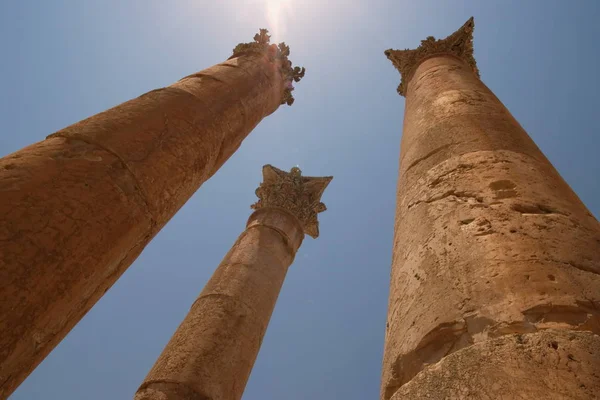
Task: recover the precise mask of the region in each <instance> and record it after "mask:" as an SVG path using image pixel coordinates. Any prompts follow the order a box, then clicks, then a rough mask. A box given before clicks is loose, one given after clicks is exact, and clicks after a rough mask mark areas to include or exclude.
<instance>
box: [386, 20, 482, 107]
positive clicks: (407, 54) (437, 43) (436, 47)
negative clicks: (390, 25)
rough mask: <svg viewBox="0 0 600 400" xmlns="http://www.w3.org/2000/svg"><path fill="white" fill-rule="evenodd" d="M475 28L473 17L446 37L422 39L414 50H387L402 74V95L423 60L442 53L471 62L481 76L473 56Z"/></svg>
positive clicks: (387, 53) (399, 91)
mask: <svg viewBox="0 0 600 400" xmlns="http://www.w3.org/2000/svg"><path fill="white" fill-rule="evenodd" d="M474 28H475V20H474V19H473V17H471V18H469V20H468V21H467V22H465V24H464V25H463V26H462V27H461V28H460V29H459V30H457V31H456V32H454V33H453V34H452V35H450V36H448V37H447V38H445V39H439V40H436V39H435V38H434V37H433V36H429V37H428V38H427V39H425V40H422V41H421V45H420V46H419V47H417V48H416V49H414V50H410V49H406V50H393V49H389V50H386V51H385V55H386V56H387V58H388V59H389V60H390V61H391V62H392V63H393V64H394V66H395V67H396V69H397V70H398V71H399V72H400V74H401V75H402V81H401V82H400V86H398V93H399V94H400V95H402V96H404V95H406V87H407V85H408V82H410V80H411V79H412V77H413V75H414V73H415V70H416V69H417V67H418V66H419V64H420V63H421V62H423V61H424V60H426V59H427V58H431V57H435V56H436V55H440V54H445V55H453V56H455V57H458V58H460V59H461V60H463V61H465V62H466V63H467V64H469V65H470V66H471V68H472V69H473V72H475V74H476V75H477V76H479V69H477V62H476V61H475V57H473V29H474Z"/></svg>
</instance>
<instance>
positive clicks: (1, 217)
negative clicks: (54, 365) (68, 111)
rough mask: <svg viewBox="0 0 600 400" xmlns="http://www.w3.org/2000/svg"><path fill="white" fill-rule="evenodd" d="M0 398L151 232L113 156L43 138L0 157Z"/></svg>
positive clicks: (132, 183) (120, 270) (112, 279)
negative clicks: (38, 141) (41, 140)
mask: <svg viewBox="0 0 600 400" xmlns="http://www.w3.org/2000/svg"><path fill="white" fill-rule="evenodd" d="M0 198H1V199H2V201H0V243H1V245H0V248H1V250H0V332H1V333H2V334H0V399H5V398H7V397H8V396H9V395H10V393H11V392H12V391H13V390H14V389H15V388H16V387H17V385H18V384H19V383H20V382H21V381H22V380H24V379H25V377H26V376H27V375H28V374H29V372H31V370H33V368H35V367H36V366H37V365H38V364H39V362H41V360H42V359H43V358H44V357H45V356H46V355H47V354H48V353H49V352H50V350H51V349H52V348H54V346H56V345H57V344H58V343H59V342H60V340H61V339H62V338H63V337H64V335H66V333H67V332H69V330H71V329H72V328H73V326H74V325H75V324H76V323H77V321H79V320H80V319H81V318H82V317H83V315H84V314H85V313H86V311H87V310H89V309H90V308H91V307H92V305H93V304H94V303H95V302H96V301H98V299H99V298H100V297H101V296H102V295H103V294H104V292H106V290H108V288H109V287H110V286H111V285H112V284H113V283H114V282H115V281H116V280H117V279H118V277H119V276H120V275H121V274H122V273H123V272H124V271H125V269H126V268H127V266H129V265H130V264H131V263H132V262H133V260H135V258H136V257H137V256H138V255H139V254H140V252H141V251H142V249H143V247H144V245H145V243H147V242H148V241H149V240H150V238H151V237H152V235H153V234H154V231H153V230H152V218H151V216H150V213H149V211H148V207H147V205H146V202H145V199H144V198H143V196H141V195H140V193H139V188H138V187H137V183H136V181H135V179H133V178H132V176H131V174H130V173H129V171H128V170H127V169H126V167H125V166H124V165H123V163H122V162H121V161H120V160H119V159H118V158H117V157H115V156H114V155H113V154H111V153H109V152H106V151H104V150H102V149H99V148H98V147H96V146H94V145H92V144H88V143H85V142H82V141H78V140H68V139H64V138H52V139H48V140H45V141H43V142H40V143H37V144H35V145H32V146H29V147H26V148H24V149H22V150H21V151H19V152H17V153H14V154H11V155H9V156H6V157H4V158H2V159H0Z"/></svg>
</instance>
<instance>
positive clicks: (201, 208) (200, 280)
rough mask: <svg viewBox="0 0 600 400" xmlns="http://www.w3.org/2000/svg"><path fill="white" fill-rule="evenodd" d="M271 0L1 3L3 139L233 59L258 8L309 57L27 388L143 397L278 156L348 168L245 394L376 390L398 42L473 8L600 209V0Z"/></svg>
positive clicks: (301, 257)
mask: <svg viewBox="0 0 600 400" xmlns="http://www.w3.org/2000/svg"><path fill="white" fill-rule="evenodd" d="M265 1H266V0H221V1H210V2H209V1H206V0H182V1H169V2H166V1H159V0H144V1H142V0H129V1H123V0H102V1H100V0H86V1H77V0H72V1H65V0H63V1H59V0H54V1H51V2H50V1H47V2H42V1H31V0H20V1H4V2H2V3H1V4H0V48H2V50H3V55H2V63H0V84H1V87H2V95H0V121H2V126H3V129H2V132H1V133H0V156H3V155H6V154H8V153H11V152H13V151H16V150H18V149H20V148H21V147H24V146H25V145H28V144H30V143H33V142H36V141H39V140H42V139H43V138H44V137H45V136H46V135H48V134H50V133H52V132H54V131H56V130H58V129H61V128H63V127H65V126H67V125H70V124H72V123H74V122H76V121H78V120H81V119H83V118H85V117H87V116H89V115H92V114H95V113H97V112H100V111H103V110H105V109H107V108H109V107H111V106H114V105H116V104H119V103H121V102H123V101H125V100H128V99H130V98H133V97H136V96H138V95H140V94H142V93H144V92H147V91H149V90H152V89H155V88H158V87H161V86H166V85H168V84H170V83H173V82H174V81H176V80H178V79H179V78H181V77H183V76H185V75H188V74H190V73H193V72H195V71H198V70H201V69H203V68H206V67H209V66H211V65H213V64H216V63H219V62H221V61H223V60H225V59H226V58H227V57H229V56H230V54H231V49H232V48H233V47H234V46H235V45H236V44H237V43H239V42H246V41H250V40H251V38H252V36H253V35H254V33H255V32H257V30H258V28H262V27H267V28H270V29H272V30H275V31H276V32H275V33H276V36H277V37H276V38H275V39H278V40H285V41H286V42H287V43H288V44H289V45H290V48H291V57H290V58H291V59H292V60H293V61H294V63H295V64H297V65H303V66H305V67H306V68H307V73H306V78H305V79H304V80H303V81H302V82H300V83H299V84H297V90H296V91H295V92H294V96H295V97H296V103H295V104H294V105H293V106H292V107H285V106H284V107H282V108H280V109H279V110H278V111H276V112H275V114H273V115H271V116H270V117H268V118H267V119H265V120H264V121H263V122H262V123H261V124H260V125H259V126H258V127H257V128H256V129H255V131H254V132H253V133H252V134H251V135H250V136H249V137H248V139H246V141H245V142H244V144H243V145H242V147H241V148H240V150H239V151H238V152H237V153H236V154H235V155H234V156H233V157H232V158H231V159H230V160H229V162H228V163H226V164H225V166H224V167H223V168H222V169H221V170H220V171H219V172H218V173H217V174H216V175H215V176H214V177H213V178H212V179H211V180H210V181H209V182H207V183H206V184H205V185H204V186H203V187H202V188H201V189H200V190H199V191H198V192H197V193H196V194H195V195H194V196H193V197H192V198H191V199H190V201H189V202H188V203H187V204H186V205H185V206H184V207H183V208H182V209H181V210H180V212H179V213H178V214H177V215H176V216H175V217H174V218H173V219H172V220H171V222H170V223H169V224H168V225H167V226H166V228H164V229H163V230H162V231H161V232H160V234H159V235H158V236H157V237H156V238H155V239H154V241H153V242H152V243H151V244H150V245H149V246H148V247H147V248H146V250H145V251H144V252H143V254H142V255H141V256H140V257H139V259H138V260H137V261H136V262H135V263H134V264H133V265H132V266H131V268H130V269H129V270H128V271H127V273H125V275H124V276H123V277H122V278H121V279H120V280H119V281H118V282H117V284H116V285H115V286H113V288H112V289H111V290H110V291H109V292H108V293H107V294H106V295H105V296H104V298H103V299H102V300H101V301H100V302H99V303H98V304H97V305H96V306H95V307H94V309H93V310H92V311H91V312H90V313H88V315H87V316H86V317H85V318H84V319H83V320H82V321H81V323H80V324H79V325H78V326H77V327H76V328H75V329H74V330H73V331H72V332H71V333H70V334H69V335H68V336H67V338H66V339H65V340H64V341H63V342H62V343H61V344H60V345H59V346H58V347H57V348H56V349H55V350H54V352H53V353H52V354H51V355H50V356H49V357H48V358H47V359H46V360H45V361H44V362H43V363H42V364H41V365H40V366H39V367H38V368H37V370H36V371H35V372H34V373H32V374H31V376H30V377H29V378H28V379H27V381H26V382H25V383H24V384H22V385H21V387H20V388H19V389H18V390H17V391H16V392H15V394H14V395H13V396H12V397H11V399H14V400H32V399H61V400H75V399H77V400H79V399H87V400H95V399H107V398H111V399H126V398H131V396H132V395H133V393H134V392H135V390H136V389H137V387H138V385H139V384H140V383H141V381H142V380H143V378H144V376H145V375H146V373H147V372H148V370H149V369H150V367H151V366H152V364H153V363H154V361H155V360H156V358H157V357H158V355H159V354H160V352H161V351H162V349H163V347H164V345H165V344H166V343H167V341H168V340H169V338H170V336H171V335H172V333H173V332H174V331H175V329H176V328H177V326H178V325H179V323H180V322H181V321H182V319H183V318H184V316H185V314H186V313H187V311H188V308H189V306H190V305H191V304H192V302H193V301H194V299H195V298H196V296H197V295H198V293H199V292H200V290H201V289H202V287H203V286H204V284H205V283H206V281H207V280H208V279H209V278H210V275H211V274H212V272H213V271H214V269H215V268H216V267H217V265H218V264H219V262H220V260H221V258H222V257H223V256H224V255H225V253H226V252H227V250H228V249H229V248H230V246H231V245H232V244H233V242H234V241H235V239H236V237H237V236H238V235H239V234H240V233H241V232H242V230H243V229H244V224H245V222H246V220H247V218H248V216H249V214H250V211H251V210H250V208H249V207H250V204H252V203H253V202H254V201H255V195H254V190H255V188H256V187H257V186H258V184H259V183H260V181H261V167H262V165H263V164H267V163H270V164H273V165H275V166H277V167H279V168H282V169H289V168H290V167H292V166H294V165H295V164H299V165H300V167H301V168H302V170H303V172H304V174H305V175H313V176H314V175H333V176H334V177H335V179H334V180H333V182H332V183H331V184H330V185H329V188H328V189H327V191H326V192H325V195H324V197H323V201H324V202H325V203H326V204H327V206H328V208H329V209H328V210H327V211H326V212H325V213H322V214H320V217H319V218H320V221H321V236H320V237H319V238H318V239H317V240H313V239H311V238H308V237H307V238H306V240H305V242H304V244H303V246H302V248H301V249H300V251H299V253H298V255H297V257H296V261H295V263H294V265H293V266H292V268H291V269H290V271H289V274H288V276H287V279H286V282H285V284H284V287H283V290H282V292H281V295H280V297H279V301H278V303H277V306H276V309H275V312H274V314H273V317H272V319H271V323H270V326H269V329H268V331H267V334H266V337H265V340H264V342H263V345H262V349H261V352H260V354H259V356H258V360H257V362H256V364H255V367H254V370H253V372H252V375H251V377H250V381H249V383H248V386H247V388H246V392H245V394H244V400H259V399H262V400H264V399H286V400H305V399H345V400H365V399H376V398H377V397H378V392H379V374H380V369H381V358H382V351H383V338H384V330H385V317H386V311H387V310H386V309H387V295H388V279H389V267H390V260H391V244H392V231H393V216H394V207H395V189H396V178H397V168H398V154H399V143H400V137H401V128H402V118H403V109H404V99H403V98H402V97H400V96H398V95H397V94H396V87H397V85H398V83H399V80H400V77H399V75H398V73H397V72H396V71H395V70H394V68H393V66H392V65H391V63H390V62H389V61H388V60H387V59H386V57H385V56H384V54H383V51H384V50H385V49H388V48H390V47H392V48H400V49H403V48H415V47H416V46H418V44H419V43H420V40H422V39H425V37H426V36H429V35H434V36H436V37H445V36H447V35H448V34H450V33H452V32H453V31H454V30H456V29H457V28H458V27H460V26H461V25H462V24H463V23H464V22H465V21H466V20H467V18H469V17H470V16H471V15H473V16H475V24H476V27H475V57H476V59H477V62H478V65H479V69H480V70H481V76H482V79H483V81H484V82H485V83H486V84H487V85H488V86H489V87H490V88H491V89H492V90H493V91H494V92H495V93H496V95H497V96H498V97H499V98H500V99H501V100H502V101H503V102H504V104H505V105H506V106H507V107H508V109H509V110H511V112H512V113H513V115H514V116H515V117H516V118H517V119H518V120H519V121H520V122H521V124H522V125H523V126H524V128H525V129H526V130H527V131H528V132H529V134H530V135H531V136H532V138H533V139H534V140H535V142H536V143H537V144H538V145H539V146H540V148H541V149H542V151H544V152H545V154H546V155H547V156H548V158H549V159H550V160H551V161H552V163H553V164H554V165H555V167H556V168H557V169H558V171H559V172H560V173H561V175H562V176H563V177H564V178H565V179H566V181H567V182H568V183H569V184H570V185H571V186H572V187H573V189H574V190H575V191H576V192H577V193H578V194H579V196H580V197H581V198H582V200H583V201H584V203H585V204H586V205H587V206H588V207H589V208H590V210H591V211H592V212H593V213H594V215H596V216H598V215H600V196H599V195H600V180H599V179H598V172H599V171H600V157H598V148H599V145H600V139H599V138H598V130H597V115H598V108H599V106H600V101H599V100H598V93H600V74H598V69H599V68H598V64H599V61H600V50H598V49H599V48H600V47H599V46H598V42H597V38H598V37H600V24H598V19H599V18H600V2H597V1H594V0H590V1H583V0H580V1H572V2H566V1H549V0H536V1H534V0H529V1H526V2H525V1H508V0H506V1H504V0H503V1H495V2H492V1H475V0H474V1H452V2H451V1H423V0H420V1H405V0H403V1H399V0H394V1H392V0H389V1H383V0H369V1H342V0H329V1H327V2H324V1H321V0H303V1H300V0H291V1H290V4H288V6H287V8H286V9H285V11H286V12H284V13H279V14H277V13H276V12H275V11H276V9H275V8H273V7H274V6H273V3H272V4H271V6H270V7H269V5H268V4H266V2H265ZM269 1H274V0H269ZM272 25H276V26H272Z"/></svg>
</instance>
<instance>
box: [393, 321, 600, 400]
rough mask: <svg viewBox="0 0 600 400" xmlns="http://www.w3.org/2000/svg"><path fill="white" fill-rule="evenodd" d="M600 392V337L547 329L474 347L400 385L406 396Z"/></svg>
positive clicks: (550, 399)
mask: <svg viewBox="0 0 600 400" xmlns="http://www.w3.org/2000/svg"><path fill="white" fill-rule="evenodd" d="M598 394H600V336H598V335H595V334H593V333H591V332H583V331H568V330H544V331H539V332H536V333H529V334H517V335H506V336H502V337H499V338H496V339H491V340H488V341H485V342H482V343H478V344H475V345H473V346H469V347H467V348H464V349H462V350H459V351H457V352H455V353H452V354H450V355H449V356H447V357H444V358H443V359H442V360H441V361H440V362H438V363H436V364H433V365H430V366H428V367H427V368H426V369H424V370H423V371H421V372H420V373H419V374H418V375H417V376H415V377H414V378H413V379H412V380H411V381H410V382H408V383H406V384H405V385H403V386H402V387H400V388H399V389H398V390H397V391H396V393H394V395H393V396H392V397H391V400H401V399H432V400H435V399H440V400H442V399H486V400H487V399H489V400H491V399H532V400H538V399H547V400H554V399H556V400H559V399H561V400H564V399H569V400H571V399H572V400H589V399H595V398H597V397H595V396H598Z"/></svg>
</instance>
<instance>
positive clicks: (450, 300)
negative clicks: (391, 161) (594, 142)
mask: <svg viewBox="0 0 600 400" xmlns="http://www.w3.org/2000/svg"><path fill="white" fill-rule="evenodd" d="M403 78H404V76H403ZM402 89H404V94H405V95H406V108H405V116H404V128H403V136H402V143H401V155H400V172H399V182H398V192H397V208H396V221H395V237H394V245H393V261H392V272H391V284H390V300H389V308H388V321H387V331H386V343H385V353H384V362H383V376H382V390H381V398H382V399H385V400H388V399H390V398H392V399H394V400H398V399H417V398H432V399H446V398H469V399H488V398H500V397H502V398H531V399H534V398H552V399H554V398H572V399H587V398H592V397H591V396H592V395H593V393H600V378H598V377H600V360H599V359H598V358H597V357H592V356H590V354H593V353H594V352H595V353H596V354H597V351H598V349H600V337H598V336H597V335H595V334H598V333H600V318H599V317H600V311H599V310H600V275H599V274H600V225H599V224H598V221H597V220H596V219H595V218H594V217H593V216H592V215H591V214H590V212H589V211H588V210H587V209H586V207H585V206H584V205H583V203H582V202H581V201H580V200H579V198H578V197H577V195H576V194H575V193H574V192H573V191H572V190H571V188H570V187H569V186H568V184H567V183H566V182H565V181H564V180H563V179H562V178H561V177H560V175H559V174H558V172H557V171H556V170H555V169H554V167H553V166H552V165H551V164H550V162H549V161H548V160H547V159H546V157H545V156H544V155H543V154H542V153H541V151H540V150H539V149H538V147H537V146H536V145H535V143H534V142H533V141H532V140H531V139H530V138H529V136H528V135H527V133H526V132H525V131H524V130H523V128H522V127H521V126H520V125H519V123H518V122H517V121H516V120H515V119H514V118H513V117H512V115H511V114H510V112H509V111H508V110H507V109H506V107H504V105H503V104H502V103H501V102H500V101H499V100H498V99H497V98H496V96H495V95H494V94H493V93H492V92H491V91H490V90H489V89H488V88H487V87H486V86H485V84H483V82H481V80H480V79H479V78H478V76H477V75H476V74H475V72H474V69H473V66H472V65H469V64H468V63H467V62H466V61H465V60H464V59H462V58H459V57H456V56H453V55H450V54H446V55H444V54H436V55H433V56H431V57H426V58H424V59H423V60H421V61H420V62H419V63H418V65H417V66H416V69H415V70H414V75H412V76H409V79H408V80H407V81H406V82H405V85H404V87H402ZM575 331H582V332H575ZM594 333H595V334H594ZM573 360H577V361H576V362H575V361H573ZM549 371H550V372H549ZM548 373H550V374H551V376H550V377H548ZM536 377H539V379H536ZM546 377H548V379H546ZM521 396H525V397H521ZM561 396H566V397H561Z"/></svg>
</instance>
